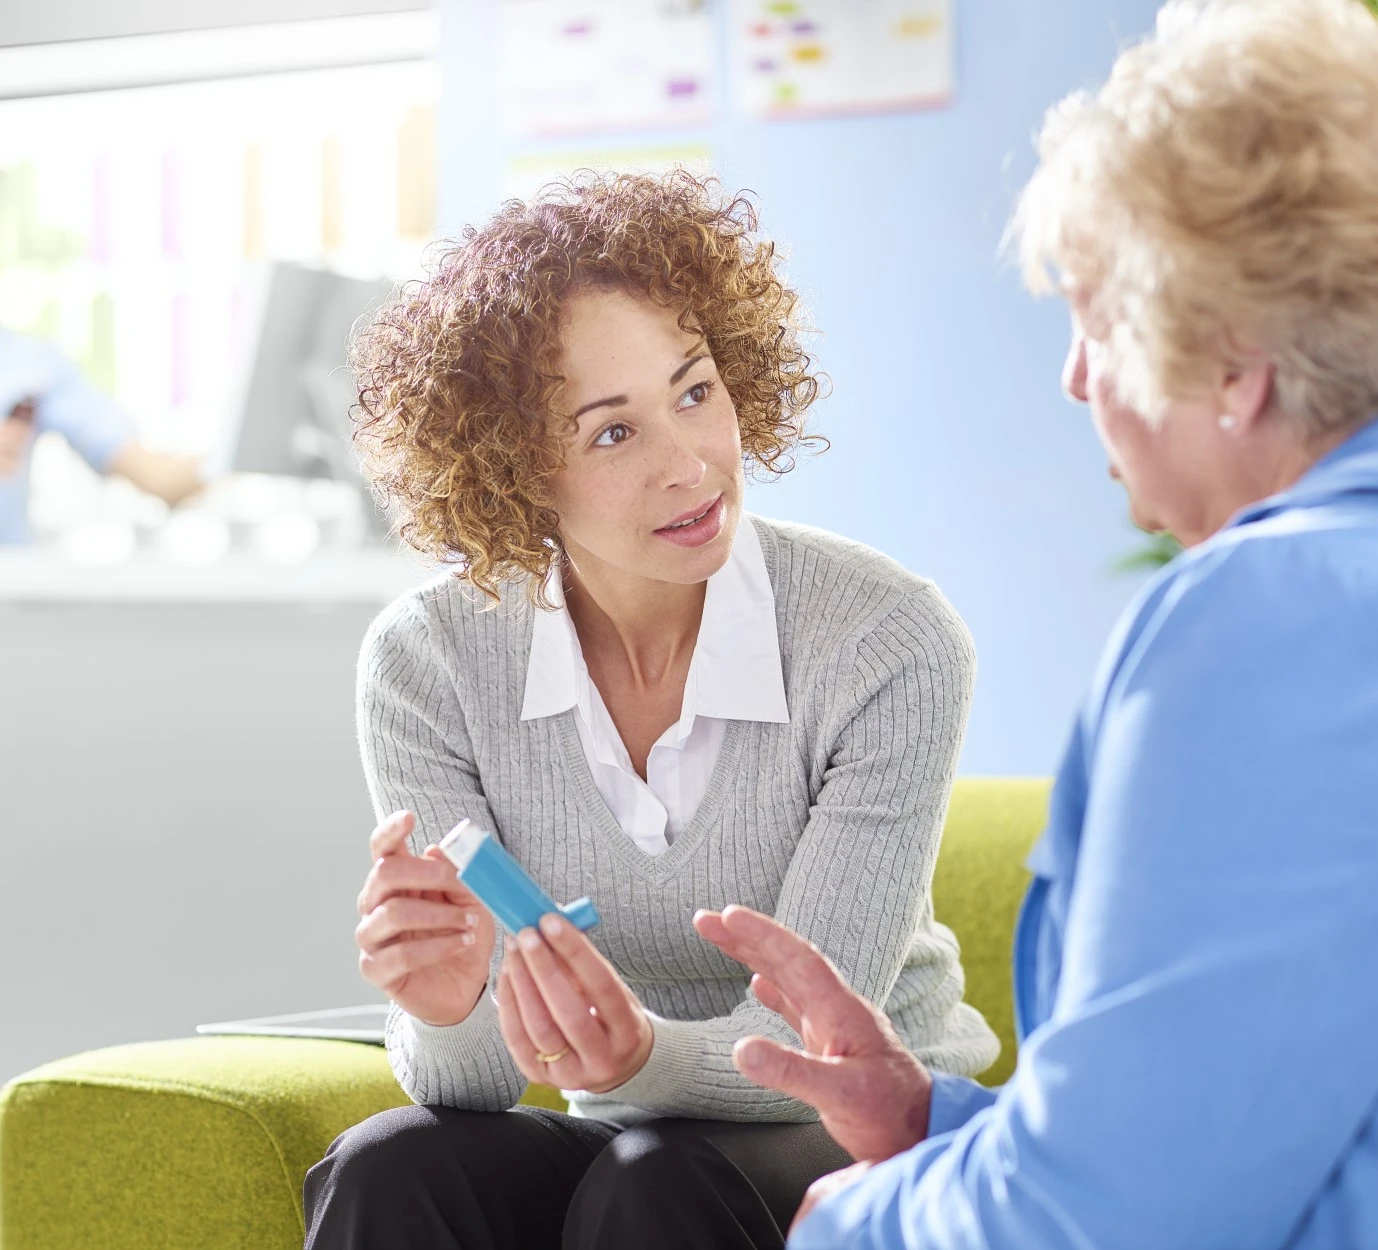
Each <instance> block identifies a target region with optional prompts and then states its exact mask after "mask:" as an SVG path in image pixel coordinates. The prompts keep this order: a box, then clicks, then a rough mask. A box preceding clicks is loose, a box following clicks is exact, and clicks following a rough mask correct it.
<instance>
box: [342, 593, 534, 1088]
mask: <svg viewBox="0 0 1378 1250" xmlns="http://www.w3.org/2000/svg"><path fill="white" fill-rule="evenodd" d="M357 693H358V731H359V747H360V752H361V754H362V756H363V763H364V775H365V777H366V779H367V782H368V791H369V797H370V798H371V799H372V800H373V810H374V813H375V814H376V815H377V817H378V818H379V819H381V818H382V817H383V816H384V815H386V814H387V813H389V812H394V811H398V810H400V809H406V810H408V811H411V812H413V813H415V815H416V831H415V833H414V834H413V835H412V842H413V847H414V849H416V850H420V849H421V848H422V847H424V846H426V845H428V844H430V843H433V842H438V841H439V840H440V839H441V838H442V837H443V836H444V835H445V833H446V832H447V831H448V830H449V829H450V828H452V827H453V826H454V825H455V824H457V823H458V822H459V821H460V820H461V819H463V818H464V817H466V816H467V817H469V819H471V820H473V821H474V822H475V823H476V824H479V825H481V826H482V827H483V828H485V829H491V828H493V819H492V815H491V813H490V812H489V809H488V802H487V800H486V799H485V798H484V794H483V787H482V785H481V784H480V782H479V776H478V770H477V768H476V767H475V764H474V752H473V748H472V745H471V743H470V740H469V734H468V730H467V728H466V727H465V719H464V711H463V708H462V707H461V706H460V702H459V699H458V696H457V695H456V693H455V688H454V684H453V682H452V681H451V680H450V678H449V677H448V676H447V674H446V673H445V671H444V668H443V666H442V665H441V663H440V661H439V658H438V657H437V655H436V652H435V648H434V645H433V644H432V642H431V639H430V631H429V628H428V625H427V622H426V619H425V616H424V614H423V611H422V606H421V601H420V600H419V599H418V598H409V599H404V600H402V601H400V602H399V603H398V604H397V605H394V607H393V608H392V609H390V610H389V611H388V612H387V613H385V614H384V615H383V616H382V617H380V618H379V620H378V622H377V623H375V625H374V627H373V628H372V629H371V630H370V631H369V634H368V636H367V638H366V639H365V640H364V645H363V651H362V654H361V655H360V658H359V677H358V692H357ZM442 726H443V730H442ZM501 949H502V947H501V944H499V945H498V947H497V949H496V950H495V951H494V955H493V958H494V966H495V967H496V964H497V962H498V960H499V958H500V953H501ZM492 983H493V979H492V978H490V984H492ZM386 1041H387V1051H388V1059H389V1061H390V1062H391V1064H392V1070H393V1072H394V1073H395V1074H396V1076H397V1080H398V1083H399V1084H400V1085H401V1086H402V1088H403V1089H404V1090H405V1091H406V1093H407V1096H408V1097H409V1098H411V1099H412V1101H413V1102H417V1103H423V1104H432V1105H434V1104H439V1105H441V1106H447V1107H457V1108H460V1109H462V1110H466V1111H505V1110H506V1109H507V1108H509V1107H511V1106H513V1105H514V1104H515V1103H516V1102H517V1100H518V1099H519V1098H520V1097H521V1096H522V1092H523V1091H524V1090H525V1088H526V1078H525V1077H524V1076H523V1075H522V1074H521V1072H520V1071H519V1070H518V1069H517V1066H516V1064H515V1063H513V1062H512V1057H511V1055H509V1054H508V1052H507V1046H506V1043H505V1042H504V1041H503V1039H502V1033H501V1030H500V1029H499V1028H498V1014H497V1007H496V1004H495V1003H494V1001H493V999H492V997H491V995H489V994H487V993H485V994H484V995H482V996H481V997H480V999H479V1002H478V1005H477V1006H476V1007H475V1008H474V1010H473V1011H472V1012H471V1013H470V1015H469V1016H468V1018H467V1019H465V1020H462V1021H461V1022H460V1023H459V1024H454V1025H449V1026H446V1027H444V1028H437V1027H435V1026H432V1025H428V1024H425V1023H423V1022H422V1021H420V1020H416V1019H414V1018H413V1017H411V1016H409V1015H407V1014H406V1013H405V1012H403V1011H402V1010H400V1009H399V1008H397V1007H396V1006H394V1007H393V1009H392V1013H391V1015H390V1016H389V1018H388V1022H387V1028H386Z"/></svg>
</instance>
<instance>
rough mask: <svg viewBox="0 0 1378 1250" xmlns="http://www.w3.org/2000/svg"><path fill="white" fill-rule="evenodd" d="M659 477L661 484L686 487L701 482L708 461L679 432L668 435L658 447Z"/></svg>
mask: <svg viewBox="0 0 1378 1250" xmlns="http://www.w3.org/2000/svg"><path fill="white" fill-rule="evenodd" d="M659 451H660V465H659V469H660V472H659V477H660V483H661V485H662V486H664V487H667V488H672V487H688V488H689V489H691V490H692V489H693V488H694V487H696V486H699V485H701V484H702V482H703V479H704V476H705V475H706V474H707V472H708V462H707V460H705V459H704V457H703V456H702V455H700V454H699V450H698V448H697V447H695V446H694V444H693V443H692V442H691V441H690V440H689V439H687V438H685V437H683V436H682V435H680V434H671V435H669V436H668V437H667V438H666V439H665V440H664V442H663V443H662V444H661V446H660V448H659Z"/></svg>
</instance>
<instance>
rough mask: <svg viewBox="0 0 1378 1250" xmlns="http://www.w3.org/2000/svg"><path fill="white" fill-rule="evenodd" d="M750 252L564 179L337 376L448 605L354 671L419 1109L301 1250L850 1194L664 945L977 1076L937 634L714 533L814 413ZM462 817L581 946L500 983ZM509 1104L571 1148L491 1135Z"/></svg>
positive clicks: (880, 571)
mask: <svg viewBox="0 0 1378 1250" xmlns="http://www.w3.org/2000/svg"><path fill="white" fill-rule="evenodd" d="M755 225H756V223H755V215H754V210H753V208H752V206H751V205H750V203H749V202H748V201H746V200H743V199H740V198H738V199H731V198H725V197H723V196H721V195H720V193H719V192H718V191H717V190H716V188H715V187H714V186H712V185H710V184H709V183H707V182H704V181H702V180H699V179H696V178H694V177H692V176H690V175H689V174H687V173H684V172H678V173H673V174H669V175H667V176H665V177H650V176H623V177H601V178H600V177H589V178H583V179H580V180H578V181H576V182H574V183H572V184H570V185H568V186H563V187H555V188H552V189H550V190H548V191H547V192H546V193H544V194H542V195H540V196H538V197H537V198H536V199H535V200H534V201H532V202H531V203H520V202H513V203H511V204H509V205H507V206H506V207H505V208H504V209H503V211H502V212H500V213H499V214H498V215H497V216H496V217H495V218H494V219H493V220H492V221H491V222H489V223H488V224H487V225H486V226H484V227H483V228H482V229H477V230H471V231H469V232H468V233H467V235H466V236H465V237H464V238H463V239H462V240H461V241H460V242H459V243H458V244H457V245H456V246H455V247H454V248H453V249H452V250H450V251H449V252H448V253H447V254H446V255H445V256H444V258H443V259H442V261H441V264H440V266H439V268H438V270H437V272H436V274H435V275H434V276H433V277H432V278H431V279H430V280H429V281H427V282H425V283H423V284H420V285H419V286H417V287H415V288H413V289H411V290H410V291H408V292H407V293H406V294H404V295H403V296H402V297H401V298H400V299H399V300H398V301H397V302H396V303H395V304H393V305H392V306H391V307H390V308H388V309H386V310H385V311H384V312H383V314H382V315H381V317H380V318H379V320H378V321H377V322H376V323H375V324H374V325H373V326H372V327H371V328H369V330H368V331H367V332H366V333H365V335H364V337H363V339H362V340H361V342H360V345H359V350H358V365H359V371H360V385H361V390H360V403H361V410H362V411H361V415H360V427H359V435H360V442H361V446H362V448H363V450H364V452H365V458H366V463H367V465H368V468H369V472H370V473H371V475H372V476H373V478H374V480H375V481H376V482H377V483H378V484H379V486H380V488H381V489H382V490H383V491H384V492H386V493H387V494H389V495H390V496H391V497H392V499H393V501H394V506H395V508H396V509H397V513H398V515H399V519H400V521H401V530H402V533H403V534H404V535H405V536H406V537H407V538H408V539H409V540H410V541H411V542H412V543H413V544H414V545H416V546H417V547H419V548H421V549H423V550H426V551H429V552H431V553H432V554H434V555H435V556H437V557H439V558H440V559H441V560H443V561H445V562H446V563H447V564H448V565H449V566H450V568H449V571H447V572H445V573H444V574H443V575H441V576H439V577H437V578H436V579H435V580H434V581H432V582H431V583H430V584H428V585H426V586H423V587H422V588H420V589H419V590H417V591H415V592H414V593H411V594H408V595H406V596H404V597H403V598H402V599H401V600H399V601H398V602H397V603H395V604H394V605H393V606H392V607H391V608H389V609H388V610H387V611H385V612H384V613H383V615H382V616H381V617H380V619H379V620H378V621H377V623H376V624H375V625H374V627H373V629H372V630H371V631H370V633H369V636H368V638H367V640H366V642H365V644H364V648H363V656H362V659H361V664H360V672H359V731H360V739H361V743H362V746H363V755H364V764H365V770H366V773H367V777H368V783H369V788H370V791H371V793H372V795H373V800H374V805H375V807H376V809H377V812H378V815H379V817H380V818H381V823H380V824H379V826H378V828H377V829H376V830H375V831H374V834H373V842H372V848H373V855H374V857H375V863H374V865H373V868H372V869H371V871H370V872H369V874H368V877H367V880H366V881H365V883H364V887H363V891H362V893H361V894H360V897H359V912H360V915H361V919H360V922H359V926H358V931H357V937H358V944H359V948H360V966H361V969H362V971H363V973H364V975H365V977H367V978H368V980H369V981H371V982H372V983H373V984H375V985H377V986H378V987H380V988H381V989H382V990H384V991H385V992H386V993H387V994H388V995H389V996H390V997H391V999H392V1001H393V1003H394V1005H395V1010H394V1011H393V1014H392V1016H391V1018H390V1020H389V1023H388V1028H387V1041H388V1052H389V1055H390V1057H391V1059H392V1063H393V1068H394V1070H395V1071H396V1073H397V1076H398V1079H399V1081H400V1082H401V1084H402V1087H403V1088H404V1089H405V1090H406V1091H407V1093H408V1094H409V1095H410V1096H411V1097H412V1098H413V1099H414V1101H415V1102H416V1103H417V1104H419V1105H417V1106H414V1107H409V1108H405V1109H402V1110H399V1111H395V1112H389V1113H387V1114H385V1115H382V1116H375V1117H374V1118H373V1119H371V1120H369V1121H367V1122H365V1123H364V1124H361V1125H359V1126H358V1127H356V1128H355V1129H352V1130H350V1131H349V1132H348V1133H346V1134H345V1135H344V1136H343V1137H341V1138H340V1140H339V1141H337V1142H336V1143H335V1145H334V1146H333V1147H332V1148H331V1150H330V1153H329V1155H328V1156H327V1158H326V1159H324V1160H323V1161H322V1162H321V1163H320V1164H319V1165H317V1167H315V1168H314V1169H312V1172H311V1175H310V1176H309V1177H308V1180H307V1187H306V1206H307V1218H308V1224H309V1228H308V1237H307V1241H308V1245H310V1246H312V1247H318V1248H324V1247H350V1248H354V1250H363V1248H364V1247H380V1248H385V1250H404V1248H405V1247H408V1246H416V1247H426V1250H443V1248H444V1247H462V1248H463V1250H543V1248H546V1247H549V1248H550V1250H554V1248H555V1247H557V1246H561V1245H563V1246H564V1247H566V1248H568V1250H578V1248H587V1250H594V1248H595V1247H597V1248H610V1247H627V1248H628V1250H632V1248H634V1247H648V1248H649V1247H655V1248H656V1250H674V1248H675V1247H684V1248H685V1250H697V1248H698V1247H703V1246H715V1247H722V1248H724V1250H730V1248H732V1247H740V1248H741V1250H765V1248H766V1247H779V1246H781V1245H782V1244H783V1240H784V1229H785V1228H786V1227H788V1224H789V1221H790V1218H791V1217H792V1216H793V1214H794V1211H795V1209H796V1208H797V1207H798V1205H799V1202H800V1200H801V1199H802V1197H803V1195H804V1192H805V1190H806V1188H807V1186H808V1185H809V1183H810V1182H811V1181H812V1180H814V1179H815V1178H816V1177H817V1176H819V1175H821V1174H823V1173H825V1172H828V1171H831V1170H833V1169H835V1168H836V1167H838V1166H839V1165H840V1164H841V1163H843V1162H849V1161H850V1160H849V1157H848V1156H847V1155H846V1154H845V1152H844V1151H843V1150H842V1149H841V1148H840V1147H839V1146H838V1145H837V1144H836V1143H835V1142H834V1141H833V1140H832V1139H831V1137H829V1135H828V1133H827V1131H826V1130H825V1129H823V1128H822V1127H821V1126H820V1125H819V1124H818V1123H817V1113H816V1112H814V1111H813V1109H812V1108H810V1107H808V1106H807V1105H806V1104H803V1103H800V1102H798V1101H796V1100H794V1099H792V1098H788V1097H784V1096H781V1095H778V1094H774V1093H770V1092H767V1091H763V1090H761V1089H760V1088H759V1087H757V1086H754V1085H752V1084H751V1083H750V1082H748V1081H746V1080H744V1079H743V1078H742V1077H741V1076H740V1075H739V1074H738V1073H737V1072H736V1071H735V1070H734V1068H733V1066H732V1047H733V1045H734V1044H735V1043H736V1041H737V1040H738V1039H740V1038H742V1037H744V1036H746V1035H748V1034H752V1033H756V1032H759V1031H761V1030H763V1029H764V1030H767V1031H769V1032H771V1033H772V1034H773V1035H774V1036H776V1037H778V1038H780V1039H781V1040H789V1039H791V1038H793V1036H794V1035H793V1034H792V1033H791V1032H790V1031H789V1029H788V1026H786V1025H785V1024H784V1023H783V1022H782V1021H781V1020H780V1019H779V1018H778V1017H776V1016H773V1015H772V1014H771V1013H770V1012H769V1011H768V1010H766V1008H764V1007H763V1006H762V1005H761V1004H760V1003H759V1002H757V1001H756V1000H755V999H754V998H752V997H751V995H750V994H749V992H748V988H747V977H746V975H745V973H744V972H743V970H742V969H741V968H740V967H739V966H738V965H736V964H734V963H732V962H731V961H730V960H728V959H726V958H724V957H723V955H722V954H721V953H720V952H719V951H717V950H715V949H714V948H713V947H711V946H709V945H707V944H706V943H703V942H701V941H700V940H699V939H698V937H697V936H696V935H695V933H694V931H693V928H692V926H691V919H692V916H693V914H694V912H695V910H696V909H698V908H703V907H713V906H721V905H722V904H723V903H725V902H727V901H729V900H730V899H733V898H746V899H747V900H749V901H751V902H752V903H753V905H754V906H756V907H758V908H760V909H762V910H763V911H768V912H771V913H773V914H774V915H777V916H778V917H779V918H780V919H781V920H782V921H784V922H785V923H787V924H789V925H791V926H793V927H795V928H798V929H800V930H801V931H802V932H806V933H808V934H809V936H810V937H811V938H812V940H813V941H814V942H816V943H817V944H818V946H819V947H820V948H821V949H823V950H826V951H828V953H829V955H830V956H831V957H832V959H833V960H834V961H835V962H836V963H837V965H838V966H839V967H840V968H842V969H844V970H845V972H846V975H847V976H848V977H849V978H850V983H851V984H852V986H853V987H854V988H855V989H856V990H857V991H858V992H860V993H862V994H864V995H865V996H866V997H867V998H868V999H869V1000H871V1001H873V1002H875V1003H876V1004H877V1005H878V1007H880V1008H881V1009H882V1010H884V1011H885V1012H886V1013H887V1018H888V1019H891V1020H892V1021H893V1022H894V1027H895V1028H896V1030H897V1031H898V1032H899V1034H900V1035H901V1036H903V1037H904V1038H905V1040H906V1043H907V1044H908V1045H910V1046H911V1047H913V1048H915V1049H916V1050H917V1051H918V1052H919V1053H920V1054H922V1055H923V1056H924V1058H925V1059H926V1061H927V1062H929V1063H931V1064H933V1065H935V1066H936V1067H938V1068H940V1069H942V1070H944V1071H946V1072H949V1073H968V1074H971V1073H976V1072H979V1071H980V1070H981V1069H982V1068H984V1067H985V1066H987V1065H988V1064H989V1063H990V1062H991V1060H992V1059H993V1058H994V1057H995V1053H996V1051H997V1049H998V1043H997V1042H996V1041H995V1038H994V1035H993V1034H992V1033H991V1032H990V1030H989V1029H988V1028H987V1027H986V1025H985V1022H984V1021H983V1020H982V1019H981V1018H980V1016H979V1015H978V1014H977V1013H976V1012H975V1011H973V1010H972V1009H971V1008H969V1007H967V1006H965V1005H964V1004H963V1003H962V1001H961V999H962V978H961V969H960V967H959V965H958V963H957V949H956V944H955V942H954V940H953V938H952V935H951V933H949V932H948V931H947V930H946V929H944V928H943V927H942V926H941V925H938V924H936V923H935V922H934V920H933V915H932V904H931V901H930V897H929V883H930V881H931V878H932V872H933V863H934V859H935V857H936V852H937V842H938V836H939V832H940V829H941V825H942V818H943V813H944V810H945V808H946V804H947V795H948V790H949V787H950V784H951V779H952V773H953V770H954V768H955V765H956V759H957V752H958V749H959V746H960V743H961V737H962V731H963V728H964V725H965V721H966V712H967V705H968V702H969V699H970V691H971V680H972V652H971V646H970V640H969V638H968V636H967V633H966V630H965V628H964V627H963V626H962V624H961V621H960V620H959V619H958V618H957V616H956V614H955V613H954V612H953V611H952V610H951V608H950V607H949V606H948V605H947V603H946V601H945V600H944V599H943V598H942V596H941V595H940V594H939V593H938V592H937V590H936V589H935V588H934V587H933V585H932V583H930V582H928V581H925V580H924V579H923V578H920V577H917V576H915V575H914V574H912V573H909V572H907V571H905V570H904V569H902V568H900V567H899V566H898V565H896V564H895V563H894V562H893V561H891V560H888V559H886V558H885V557H884V556H882V555H880V554H879V553H877V552H875V551H871V550H869V549H867V548H865V547H862V546H860V545H859V544H857V543H851V542H848V541H846V540H844V539H841V538H838V537H836V536H834V535H831V534H826V533H823V532H821V531H817V530H810V529H807V528H804V527H801V526H797V525H786V524H781V523H778V522H773V521H766V520H763V519H761V518H757V517H751V516H747V515H744V514H743V503H744V500H743V492H744V487H745V479H744V467H745V466H750V467H752V468H754V469H757V470H761V471H764V472H772V471H773V472H781V471H783V470H784V469H786V468H787V467H788V466H789V464H790V462H791V459H792V457H793V455H794V453H795V452H796V451H797V450H798V449H799V448H800V446H801V445H802V443H803V442H804V440H805V438H806V435H805V433H804V422H805V418H806V416H807V413H808V410H809V407H810V405H811V404H812V402H813V400H814V398H815V396H816V395H817V393H818V389H819V383H818V379H817V376H816V375H815V373H814V371H813V369H812V366H811V362H810V359H809V356H808V354H807V353H806V352H805V351H804V349H803V347H802V345H801V342H800V337H799V326H798V319H797V311H796V303H797V301H796V297H795V294H794V292H793V291H792V290H791V289H790V288H789V287H788V286H787V285H786V284H785V283H784V282H783V280H782V279H781V277H780V275H779V273H778V272H777V268H778V260H777V257H776V254H775V251H774V248H773V247H772V246H771V244H770V243H769V242H768V241H766V240H763V239H761V238H759V237H758V236H757V235H756V233H755ZM388 813H392V814H391V815H388ZM462 818H468V819H471V820H473V821H474V822H476V823H477V824H478V825H480V826H481V827H482V828H484V829H486V830H488V831H489V832H491V833H493V834H494V835H496V836H497V837H498V838H500V839H501V840H502V842H503V844H504V845H505V846H506V848H507V849H508V850H509V851H510V852H511V853H512V854H513V855H514V856H516V858H517V859H519V860H520V861H521V863H523V864H524V865H525V866H526V868H527V869H528V870H529V871H530V872H531V873H532V874H533V875H534V876H535V878H536V879H537V880H538V881H539V883H540V884H541V885H542V886H543V887H544V888H545V889H546V891H547V892H548V893H549V894H551V895H553V896H555V897H556V898H562V899H567V898H574V897H577V896H580V895H587V896H589V897H591V898H592V899H593V900H594V902H595V903H596V905H597V907H598V909H599V910H600V911H601V913H602V923H601V924H600V925H599V927H598V928H596V929H595V930H594V931H593V932H592V934H591V935H589V936H587V937H586V936H585V935H584V934H583V933H581V932H579V930H577V929H575V928H574V927H573V926H572V925H570V924H568V923H566V922H564V921H563V920H562V919H561V918H560V917H559V916H556V915H551V916H547V917H545V918H544V919H543V920H542V922H541V925H540V928H539V930H538V929H536V928H530V929H525V930H523V931H522V932H521V933H520V934H518V935H517V936H516V940H515V942H514V941H511V940H509V941H508V942H507V943H506V949H505V950H504V945H503V944H502V943H498V942H497V941H496V935H495V932H494V923H493V919H492V917H491V916H490V915H489V914H488V912H487V911H485V910H484V908H483V907H482V906H481V905H480V904H479V902H478V900H477V899H476V898H475V897H474V896H473V895H471V894H470V893H469V892H468V891H467V890H466V889H465V888H464V887H463V886H462V885H461V884H460V883H459V882H458V881H457V880H456V877H455V873H454V869H453V867H452V866H451V865H450V864H449V862H448V861H447V860H446V859H445V858H444V857H443V855H442V854H441V853H440V852H439V850H438V848H437V847H436V846H435V845H434V844H435V843H436V842H437V841H439V839H440V838H442V837H443V836H444V835H445V833H446V832H447V831H448V830H449V829H450V827H451V826H452V825H455V824H456V823H457V822H458V821H460V820H461V819H462ZM531 1081H535V1082H539V1083H542V1084H547V1085H555V1086H559V1087H561V1088H563V1089H564V1090H566V1091H568V1092H569V1095H570V1098H571V1101H572V1104H573V1110H574V1111H576V1112H577V1113H578V1114H577V1115H566V1114H562V1113H559V1112H555V1111H549V1110H541V1109H538V1108H532V1107H515V1104H516V1103H517V1100H518V1099H519V1098H520V1097H521V1095H522V1093H523V1091H524V1089H525V1088H526V1086H527V1083H528V1082H531Z"/></svg>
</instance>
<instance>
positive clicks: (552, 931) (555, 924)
mask: <svg viewBox="0 0 1378 1250" xmlns="http://www.w3.org/2000/svg"><path fill="white" fill-rule="evenodd" d="M563 925H564V921H562V920H561V919H560V917H559V916H557V915H555V913H554V912H550V913H549V914H548V915H545V916H542V917H541V932H542V933H544V934H545V935H546V937H558V936H559V935H560V933H561V931H562V927H563Z"/></svg>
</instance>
